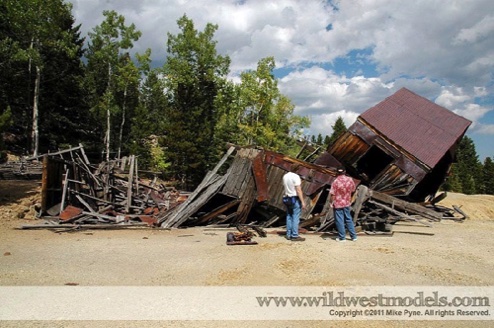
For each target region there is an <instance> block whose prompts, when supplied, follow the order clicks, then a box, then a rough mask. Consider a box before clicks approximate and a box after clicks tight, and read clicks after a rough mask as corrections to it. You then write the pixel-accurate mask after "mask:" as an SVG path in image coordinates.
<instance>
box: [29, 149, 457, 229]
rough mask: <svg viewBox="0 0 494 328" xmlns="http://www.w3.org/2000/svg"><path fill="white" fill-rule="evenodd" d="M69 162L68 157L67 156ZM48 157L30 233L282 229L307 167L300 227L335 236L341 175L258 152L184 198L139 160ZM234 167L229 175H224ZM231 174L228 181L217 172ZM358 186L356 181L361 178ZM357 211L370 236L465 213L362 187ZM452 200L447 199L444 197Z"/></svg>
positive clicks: (74, 152)
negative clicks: (292, 185)
mask: <svg viewBox="0 0 494 328" xmlns="http://www.w3.org/2000/svg"><path fill="white" fill-rule="evenodd" d="M67 155H68V156H67ZM42 158H43V178H42V206H41V214H40V218H46V219H47V220H48V222H49V224H45V225H43V224H42V225H39V226H33V225H29V226H24V227H22V228H23V229H43V228H44V229H55V230H56V229H57V228H62V229H68V230H79V229H121V228H125V227H149V228H160V229H172V228H185V227H191V226H205V227H208V226H209V227H214V226H223V227H238V226H252V227H256V229H260V228H262V229H264V228H279V227H281V228H283V227H284V223H285V220H284V217H285V206H284V205H283V203H282V201H281V196H282V194H283V186H282V184H281V180H282V176H283V175H284V174H285V173H286V172H287V171H288V170H289V169H290V166H291V164H293V163H298V164H300V168H299V171H298V172H297V173H298V174H299V175H300V176H301V177H302V190H303V194H304V197H305V201H306V204H307V207H306V209H305V210H304V211H303V212H302V216H301V223H300V228H301V229H304V230H306V231H307V232H314V233H333V232H334V231H335V223H334V215H333V211H332V209H331V207H330V206H329V204H328V201H327V200H328V195H329V188H330V186H331V183H332V181H333V180H334V179H335V177H336V169H335V168H333V167H325V166H321V165H317V164H313V163H308V162H304V161H302V160H299V159H297V158H291V157H289V156H286V155H283V154H279V153H275V152H271V151H267V150H264V149H258V148H242V147H235V146H231V147H229V149H228V151H227V152H226V153H225V155H224V156H223V158H222V159H221V160H220V161H219V162H218V164H217V165H216V166H215V167H214V169H213V170H211V171H210V172H208V173H207V174H206V176H205V177H204V179H203V181H202V182H201V183H200V184H199V186H198V187H197V188H196V189H195V190H194V191H192V192H184V191H178V190H176V189H175V188H172V187H167V186H166V185H165V184H164V183H158V182H157V179H156V177H154V178H153V179H141V178H140V177H139V173H140V172H139V171H138V170H137V159H136V158H135V157H134V156H130V157H128V158H125V159H122V160H114V161H110V162H103V163H100V164H99V165H92V164H91V163H89V161H88V160H87V157H86V156H85V155H84V150H83V148H82V147H76V148H73V149H70V150H67V151H64V152H60V153H57V154H56V155H55V156H51V155H45V156H43V157H42ZM223 166H227V168H226V170H220V169H221V168H222V167H223ZM220 171H222V172H226V173H224V174H223V175H220V174H218V172H220ZM354 180H355V179H354ZM355 182H356V184H357V185H358V188H357V192H356V193H355V195H354V199H353V204H352V213H353V219H354V222H355V224H356V226H357V228H359V229H361V230H363V231H366V232H367V233H368V234H370V235H379V232H384V233H386V232H389V231H391V229H392V225H393V224H395V223H397V222H400V221H406V222H413V223H417V224H420V225H424V226H427V227H430V226H432V223H434V222H439V221H440V220H441V219H443V218H445V217H451V218H452V219H454V220H457V221H461V220H463V219H464V218H465V217H466V215H463V217H460V218H457V217H455V213H460V212H459V210H455V209H453V210H451V209H448V208H444V207H441V206H439V205H437V204H435V203H433V202H431V203H428V204H418V203H410V202H407V201H405V200H402V199H399V198H397V197H394V196H391V195H387V194H385V193H382V192H378V191H375V190H371V189H369V188H367V187H366V186H364V185H362V184H360V181H359V180H355ZM444 197H445V196H443V198H444Z"/></svg>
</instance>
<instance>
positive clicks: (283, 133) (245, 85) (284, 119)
mask: <svg viewBox="0 0 494 328" xmlns="http://www.w3.org/2000/svg"><path fill="white" fill-rule="evenodd" d="M274 68H275V62H274V58H273V57H268V58H264V59H261V60H260V61H259V62H258V64H257V69H256V70H255V71H248V72H244V73H242V74H241V76H240V78H241V84H240V86H239V89H238V91H237V92H238V95H239V100H238V103H236V106H235V107H234V108H235V110H236V112H234V113H230V119H232V120H233V121H234V122H237V126H238V131H237V138H236V139H237V141H238V144H240V145H256V146H260V147H263V148H267V149H272V150H275V151H279V152H287V153H290V152H291V153H293V152H294V151H295V149H294V145H295V140H297V139H298V138H300V137H301V136H302V131H303V128H305V127H308V126H309V125H310V121H309V119H308V118H307V117H301V116H297V115H293V110H294V108H295V106H294V105H293V104H292V102H291V101H290V99H288V98H287V97H286V96H284V95H282V94H281V93H280V91H279V89H278V84H277V81H276V79H275V78H274V75H273V73H272V71H273V69H274Z"/></svg>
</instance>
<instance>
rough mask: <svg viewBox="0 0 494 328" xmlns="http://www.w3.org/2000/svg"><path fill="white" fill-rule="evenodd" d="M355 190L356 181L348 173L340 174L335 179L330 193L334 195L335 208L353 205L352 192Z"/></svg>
mask: <svg viewBox="0 0 494 328" xmlns="http://www.w3.org/2000/svg"><path fill="white" fill-rule="evenodd" d="M354 191H355V182H353V179H352V178H350V177H349V176H346V175H344V174H343V175H339V176H337V177H336V179H335V180H334V181H333V184H332V185H331V189H330V190H329V193H330V194H331V195H333V208H343V207H348V206H350V205H352V193H353V192H354Z"/></svg>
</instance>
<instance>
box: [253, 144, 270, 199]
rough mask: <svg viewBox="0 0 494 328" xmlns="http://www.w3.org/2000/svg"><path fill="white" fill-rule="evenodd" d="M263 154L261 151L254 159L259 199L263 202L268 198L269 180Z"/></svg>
mask: <svg viewBox="0 0 494 328" xmlns="http://www.w3.org/2000/svg"><path fill="white" fill-rule="evenodd" d="M262 155H263V154H262V153H259V154H257V156H256V157H254V160H253V161H252V170H253V171H254V180H255V182H256V189H257V198H256V199H257V201H258V202H263V201H265V200H267V199H268V181H267V176H266V166H265V165H264V159H263V156H262Z"/></svg>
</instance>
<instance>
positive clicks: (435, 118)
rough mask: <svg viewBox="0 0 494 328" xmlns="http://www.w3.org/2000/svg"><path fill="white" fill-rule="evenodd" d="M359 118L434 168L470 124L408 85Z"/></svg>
mask: <svg viewBox="0 0 494 328" xmlns="http://www.w3.org/2000/svg"><path fill="white" fill-rule="evenodd" d="M360 118H361V119H363V120H364V121H365V122H366V123H367V124H369V125H371V126H372V127H374V128H375V129H376V130H378V131H379V132H381V133H382V134H383V135H385V136H386V137H387V138H388V139H390V140H392V141H393V142H394V143H395V144H396V145H398V146H400V147H402V148H403V149H404V150H406V151H407V152H409V153H410V154H412V155H413V156H415V157H416V158H417V159H418V160H419V161H421V162H423V163H424V164H426V165H428V166H429V167H431V168H432V167H434V166H435V165H436V164H437V163H438V162H439V161H440V159H441V158H442V157H443V156H444V154H445V153H446V152H447V151H448V150H449V149H450V148H451V147H452V146H453V145H454V144H455V143H456V142H457V140H458V139H459V138H461V137H462V136H463V134H464V133H465V132H466V130H467V128H468V127H469V126H470V124H471V122H470V121H469V120H467V119H465V118H463V117H461V116H459V115H456V114H455V113H453V112H451V111H449V110H448V109H446V108H444V107H441V106H439V105H437V104H435V103H433V102H431V101H430V100H428V99H426V98H423V97H421V96H419V95H417V94H415V93H413V92H411V91H410V90H408V89H405V88H402V89H400V90H399V91H397V92H396V93H395V94H393V95H392V96H390V97H388V98H386V99H385V100H383V101H382V102H380V103H379V104H377V105H376V106H374V107H372V108H370V109H368V110H367V111H365V112H364V113H363V114H362V115H360ZM335 157H336V158H338V156H335Z"/></svg>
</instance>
